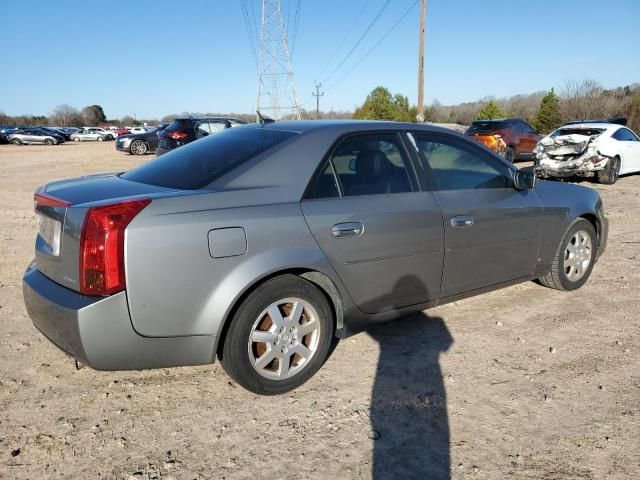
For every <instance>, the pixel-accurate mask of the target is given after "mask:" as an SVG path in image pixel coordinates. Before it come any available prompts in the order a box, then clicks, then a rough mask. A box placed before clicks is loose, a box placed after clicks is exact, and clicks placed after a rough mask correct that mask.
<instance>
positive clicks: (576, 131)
mask: <svg viewBox="0 0 640 480" xmlns="http://www.w3.org/2000/svg"><path fill="white" fill-rule="evenodd" d="M602 132H604V129H602V128H559V129H558V130H556V131H555V132H553V133H552V134H551V136H552V137H559V136H561V135H588V136H589V137H593V136H598V135H600V134H601V133H602Z"/></svg>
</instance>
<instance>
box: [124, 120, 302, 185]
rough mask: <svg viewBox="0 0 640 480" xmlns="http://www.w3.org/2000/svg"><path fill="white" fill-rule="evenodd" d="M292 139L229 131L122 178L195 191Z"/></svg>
mask: <svg viewBox="0 0 640 480" xmlns="http://www.w3.org/2000/svg"><path fill="white" fill-rule="evenodd" d="M295 135H297V134H296V133H295V132H286V131H280V130H267V129H263V128H228V129H226V130H224V131H222V132H220V133H218V134H216V135H211V136H209V137H207V138H204V139H202V140H200V141H197V142H193V143H190V144H188V145H185V146H183V147H180V148H177V149H175V150H172V151H171V152H168V153H165V154H164V155H162V156H161V157H158V158H157V159H155V160H153V161H151V162H149V163H145V164H144V165H141V166H139V167H137V168H134V169H133V170H129V171H128V172H126V173H124V174H122V178H124V179H127V180H131V181H134V182H140V183H146V184H149V185H158V186H160V187H167V188H176V189H181V190H196V189H199V188H204V187H206V186H207V185H209V184H210V183H211V182H213V181H215V180H216V179H218V178H220V177H221V176H222V175H224V174H226V173H228V172H230V171H231V170H233V169H235V168H237V167H238V166H240V165H242V164H243V163H245V162H247V161H249V160H251V159H252V158H254V157H256V156H257V155H259V154H261V153H263V152H265V151H267V150H269V149H270V148H273V147H274V146H276V145H278V144H280V143H282V142H284V141H285V140H287V139H289V138H291V137H293V136H295Z"/></svg>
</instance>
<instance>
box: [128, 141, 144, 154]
mask: <svg viewBox="0 0 640 480" xmlns="http://www.w3.org/2000/svg"><path fill="white" fill-rule="evenodd" d="M148 151H149V145H147V142H145V141H144V140H134V141H133V142H131V146H130V147H129V153H131V154H132V155H144V154H145V153H147V152H148Z"/></svg>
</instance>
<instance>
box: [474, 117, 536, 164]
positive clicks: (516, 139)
mask: <svg viewBox="0 0 640 480" xmlns="http://www.w3.org/2000/svg"><path fill="white" fill-rule="evenodd" d="M465 134H466V135H469V136H470V137H472V138H473V139H474V140H477V141H478V142H480V143H482V144H483V145H486V146H487V147H489V148H490V149H491V150H493V151H494V152H497V153H499V154H500V155H503V156H504V157H505V158H506V159H507V160H509V161H510V162H514V161H515V160H530V159H532V158H533V156H534V155H533V149H534V148H535V147H536V144H537V143H538V141H539V140H540V139H541V138H542V136H541V135H538V134H537V133H536V131H535V130H534V129H533V127H532V126H531V125H529V124H528V123H527V122H525V121H524V120H521V119H519V118H507V119H495V120H477V121H475V122H473V123H472V124H471V125H470V126H469V128H468V129H467V131H466V132H465Z"/></svg>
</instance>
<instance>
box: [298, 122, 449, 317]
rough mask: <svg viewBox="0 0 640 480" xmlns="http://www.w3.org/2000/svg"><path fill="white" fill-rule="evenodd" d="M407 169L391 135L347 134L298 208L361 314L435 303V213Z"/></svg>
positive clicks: (438, 217) (431, 198)
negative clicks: (300, 207) (430, 302)
mask: <svg viewBox="0 0 640 480" xmlns="http://www.w3.org/2000/svg"><path fill="white" fill-rule="evenodd" d="M414 167H415V165H414V164H413V163H412V161H411V158H410V155H409V154H408V152H407V150H406V147H405V144H404V142H403V141H402V138H401V136H400V135H399V134H398V133H397V132H382V133H369V134H357V135H352V136H349V137H346V138H343V139H342V140H341V141H339V142H338V143H337V145H336V146H335V148H333V149H332V151H331V152H330V155H329V156H328V158H327V159H326V160H325V163H324V165H323V167H322V169H321V173H320V174H319V175H317V176H316V178H315V179H314V180H313V181H312V183H311V184H310V186H309V188H308V191H307V193H306V195H305V199H304V200H303V202H302V209H303V212H304V216H305V219H306V221H307V224H308V225H309V228H310V229H311V232H312V233H313V235H314V237H315V239H316V241H317V242H318V244H319V245H320V248H322V250H323V251H324V253H325V254H326V256H327V257H328V259H329V260H330V262H331V263H332V265H333V267H334V269H335V270H336V272H337V273H338V275H339V276H340V278H341V279H342V281H343V283H344V284H345V286H346V288H347V290H348V291H349V294H350V296H351V298H352V299H353V301H354V303H355V304H356V305H357V306H358V307H359V308H360V309H361V310H363V311H364V312H367V313H377V312H382V311H385V310H391V309H397V308H401V307H404V306H408V305H413V304H419V303H424V302H428V301H431V300H434V299H436V298H437V297H438V294H439V291H440V280H441V274H442V259H443V246H444V244H443V231H442V212H441V210H440V206H439V204H438V201H437V199H436V198H435V195H434V193H433V192H430V191H421V189H420V188H419V186H418V183H417V181H416V176H415V168H414Z"/></svg>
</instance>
